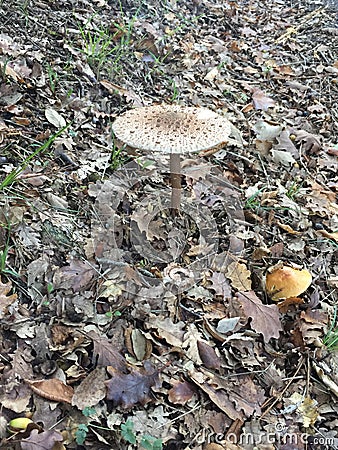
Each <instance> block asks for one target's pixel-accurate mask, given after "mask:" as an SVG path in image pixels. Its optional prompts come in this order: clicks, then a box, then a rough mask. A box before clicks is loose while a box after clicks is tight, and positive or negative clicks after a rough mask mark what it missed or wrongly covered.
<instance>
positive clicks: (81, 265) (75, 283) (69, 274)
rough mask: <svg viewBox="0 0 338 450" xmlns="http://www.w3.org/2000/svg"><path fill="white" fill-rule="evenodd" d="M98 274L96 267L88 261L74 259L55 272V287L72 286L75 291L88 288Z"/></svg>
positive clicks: (65, 287) (64, 287)
mask: <svg viewBox="0 0 338 450" xmlns="http://www.w3.org/2000/svg"><path fill="white" fill-rule="evenodd" d="M96 275H97V273H96V271H95V269H94V268H93V267H92V265H90V264H89V263H88V262H86V261H81V260H80V259H72V260H71V261H70V264H69V265H67V266H63V267H60V268H59V269H57V270H56V271H55V273H54V277H53V285H54V288H63V289H67V288H71V289H73V291H74V292H81V291H84V290H86V289H88V288H89V287H90V286H91V284H92V282H93V281H94V279H95V276H96Z"/></svg>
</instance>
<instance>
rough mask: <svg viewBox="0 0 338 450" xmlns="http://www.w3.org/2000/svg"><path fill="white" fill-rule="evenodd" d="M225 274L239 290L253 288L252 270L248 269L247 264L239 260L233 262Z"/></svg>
mask: <svg viewBox="0 0 338 450" xmlns="http://www.w3.org/2000/svg"><path fill="white" fill-rule="evenodd" d="M225 276H226V277H227V278H228V279H229V280H231V285H232V287H233V288H234V289H237V290H238V291H250V290H251V278H250V277H251V272H250V271H249V270H248V269H247V267H246V265H245V264H242V263H239V262H236V261H234V262H232V263H231V264H229V265H228V267H227V269H226V272H225Z"/></svg>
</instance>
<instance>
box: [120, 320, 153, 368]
mask: <svg viewBox="0 0 338 450" xmlns="http://www.w3.org/2000/svg"><path fill="white" fill-rule="evenodd" d="M125 341H126V347H127V350H128V352H129V353H130V354H132V355H133V356H134V358H136V359H137V360H138V361H143V360H145V359H148V358H149V357H150V355H151V352H152V344H151V342H150V340H149V339H146V337H145V336H144V334H143V332H142V331H141V330H139V329H138V328H136V329H135V330H132V329H131V328H127V330H126V332H125Z"/></svg>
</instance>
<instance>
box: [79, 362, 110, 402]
mask: <svg viewBox="0 0 338 450" xmlns="http://www.w3.org/2000/svg"><path fill="white" fill-rule="evenodd" d="M105 372H106V371H105V369H104V368H103V367H97V368H96V369H94V370H93V371H92V372H90V373H89V374H88V375H87V377H86V378H85V379H84V380H82V381H81V383H80V384H79V385H78V386H76V388H75V389H74V395H73V398H72V405H73V406H77V407H78V408H79V409H80V410H83V409H84V408H85V407H86V406H94V405H97V404H98V403H99V401H100V400H102V399H103V398H104V397H105V396H106V387H105V384H104V382H105V379H106V374H105Z"/></svg>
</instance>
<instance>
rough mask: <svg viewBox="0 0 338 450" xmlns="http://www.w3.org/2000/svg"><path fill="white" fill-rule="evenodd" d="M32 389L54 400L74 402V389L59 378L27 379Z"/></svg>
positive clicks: (41, 395)
mask: <svg viewBox="0 0 338 450" xmlns="http://www.w3.org/2000/svg"><path fill="white" fill-rule="evenodd" d="M25 381H26V383H27V384H29V386H30V387H31V389H32V391H34V392H35V393H36V394H38V395H40V397H43V398H47V399H48V400H51V401H52V402H64V403H72V398H73V395H74V389H73V388H72V387H71V386H68V385H67V384H65V383H63V382H62V381H61V380H59V379H57V378H52V379H49V380H37V381H31V380H25Z"/></svg>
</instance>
